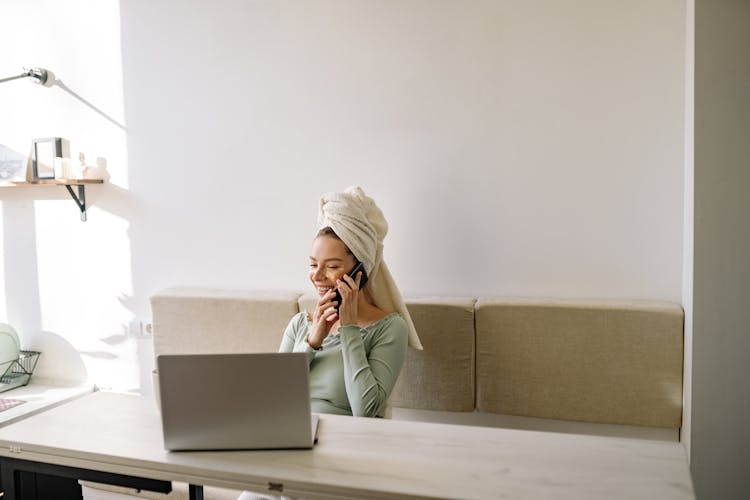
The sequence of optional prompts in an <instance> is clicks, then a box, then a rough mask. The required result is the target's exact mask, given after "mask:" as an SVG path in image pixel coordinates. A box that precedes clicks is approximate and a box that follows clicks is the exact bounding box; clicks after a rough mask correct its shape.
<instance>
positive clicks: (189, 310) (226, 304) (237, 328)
mask: <svg viewBox="0 0 750 500" xmlns="http://www.w3.org/2000/svg"><path fill="white" fill-rule="evenodd" d="M298 297H299V294H298V293H289V292H249V291H231V290H208V289H205V288H201V289H191V288H170V289H167V290H163V291H161V292H159V293H157V294H156V295H154V296H152V297H151V312H152V315H153V325H154V355H155V356H158V355H159V354H201V353H208V354H218V353H252V352H277V351H278V350H279V345H280V344H281V337H282V334H283V332H284V328H286V325H287V323H288V322H289V320H290V319H291V318H292V316H294V315H295V314H297V312H298V306H297V298H298Z"/></svg>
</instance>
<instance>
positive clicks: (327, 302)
mask: <svg viewBox="0 0 750 500" xmlns="http://www.w3.org/2000/svg"><path fill="white" fill-rule="evenodd" d="M318 222H319V225H321V226H322V227H321V229H320V230H319V231H318V234H317V235H316V237H315V239H314V240H313V244H312V250H311V254H310V270H309V278H310V282H311V283H312V285H313V286H314V287H315V290H316V291H317V294H318V301H317V304H316V306H315V308H314V310H313V311H312V313H309V312H307V311H304V312H301V313H299V314H297V315H296V316H294V317H293V318H292V320H291V321H290V322H289V325H288V326H287V328H286V331H285V332H284V337H283V340H282V342H281V348H280V351H282V352H306V353H307V355H308V360H309V363H310V397H311V408H312V411H313V412H315V413H336V414H342V415H355V416H365V417H383V416H385V411H386V404H387V401H388V397H389V395H390V393H391V390H392V389H393V386H394V385H395V383H396V380H397V379H398V375H399V372H400V371H401V366H402V365H403V362H404V358H405V356H406V347H407V344H411V345H413V346H414V347H416V348H421V345H419V339H418V338H417V336H416V332H415V331H414V327H413V325H412V323H411V318H410V317H409V315H408V314H409V313H408V311H407V310H406V307H405V306H404V304H403V300H402V298H401V294H400V293H399V292H398V288H397V287H396V285H395V283H394V282H393V279H392V278H391V276H390V273H389V272H388V269H387V267H386V265H385V263H384V262H383V260H382V248H383V244H382V242H383V238H384V237H385V234H386V233H387V230H388V225H387V223H386V221H385V219H384V218H383V214H382V212H381V211H380V209H378V208H377V206H376V205H375V203H374V202H373V200H372V199H371V198H369V197H367V196H366V195H365V194H364V192H363V191H362V189H361V188H358V187H354V188H349V189H347V190H346V191H344V192H343V193H334V194H329V195H326V196H324V197H323V198H322V199H321V205H320V214H319V218H318ZM360 262H361V263H362V264H363V267H364V272H362V271H360V272H358V273H356V274H355V275H354V276H349V275H348V273H350V272H351V271H352V269H353V268H354V267H355V265H356V264H358V263H360ZM365 276H366V277H367V278H369V279H368V280H367V281H366V283H365ZM363 283H365V284H364V286H362V284H363ZM336 291H338V293H339V294H340V301H339V300H338V297H337V296H336ZM339 302H340V303H339Z"/></svg>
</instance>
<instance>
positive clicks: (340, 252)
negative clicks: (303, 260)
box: [310, 236, 354, 296]
mask: <svg viewBox="0 0 750 500" xmlns="http://www.w3.org/2000/svg"><path fill="white" fill-rule="evenodd" d="M353 267H354V256H353V255H352V254H351V253H349V252H348V249H347V248H346V245H344V243H343V242H342V241H341V240H337V239H336V238H331V237H328V236H318V237H317V238H315V240H314V241H313V244H312V250H311V253H310V281H311V282H312V284H313V286H315V290H316V291H317V292H318V296H321V295H325V294H326V293H327V292H328V291H329V290H330V289H331V288H334V287H335V286H336V280H337V279H339V278H341V277H342V276H343V275H344V274H346V273H347V272H349V271H351V270H352V268H353Z"/></svg>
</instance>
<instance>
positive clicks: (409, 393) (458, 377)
mask: <svg viewBox="0 0 750 500" xmlns="http://www.w3.org/2000/svg"><path fill="white" fill-rule="evenodd" d="M474 302H475V299H473V298H407V299H406V307H407V308H408V309H409V314H410V315H411V318H412V321H413V322H414V327H415V328H416V330H417V332H418V334H419V338H420V340H421V341H422V346H423V347H424V350H422V351H417V350H416V349H408V350H407V353H406V361H405V362H404V367H403V368H402V370H401V375H400V376H399V379H398V382H397V383H396V387H394V389H393V393H392V394H391V401H392V403H393V406H395V407H399V408H414V409H419V410H443V411H473V410H474Z"/></svg>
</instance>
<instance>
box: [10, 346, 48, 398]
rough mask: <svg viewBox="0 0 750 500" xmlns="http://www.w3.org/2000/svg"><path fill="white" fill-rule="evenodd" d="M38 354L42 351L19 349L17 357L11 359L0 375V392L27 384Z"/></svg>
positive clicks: (37, 359)
mask: <svg viewBox="0 0 750 500" xmlns="http://www.w3.org/2000/svg"><path fill="white" fill-rule="evenodd" d="M40 354H42V353H41V352H39V351H21V352H20V353H19V354H18V359H16V360H15V361H13V363H11V365H10V366H9V367H8V368H7V369H6V370H5V373H3V375H2V377H0V392H4V391H9V390H11V389H15V388H16V387H21V386H24V385H26V384H28V383H29V380H31V374H32V373H34V368H36V363H37V361H39V355H40Z"/></svg>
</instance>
